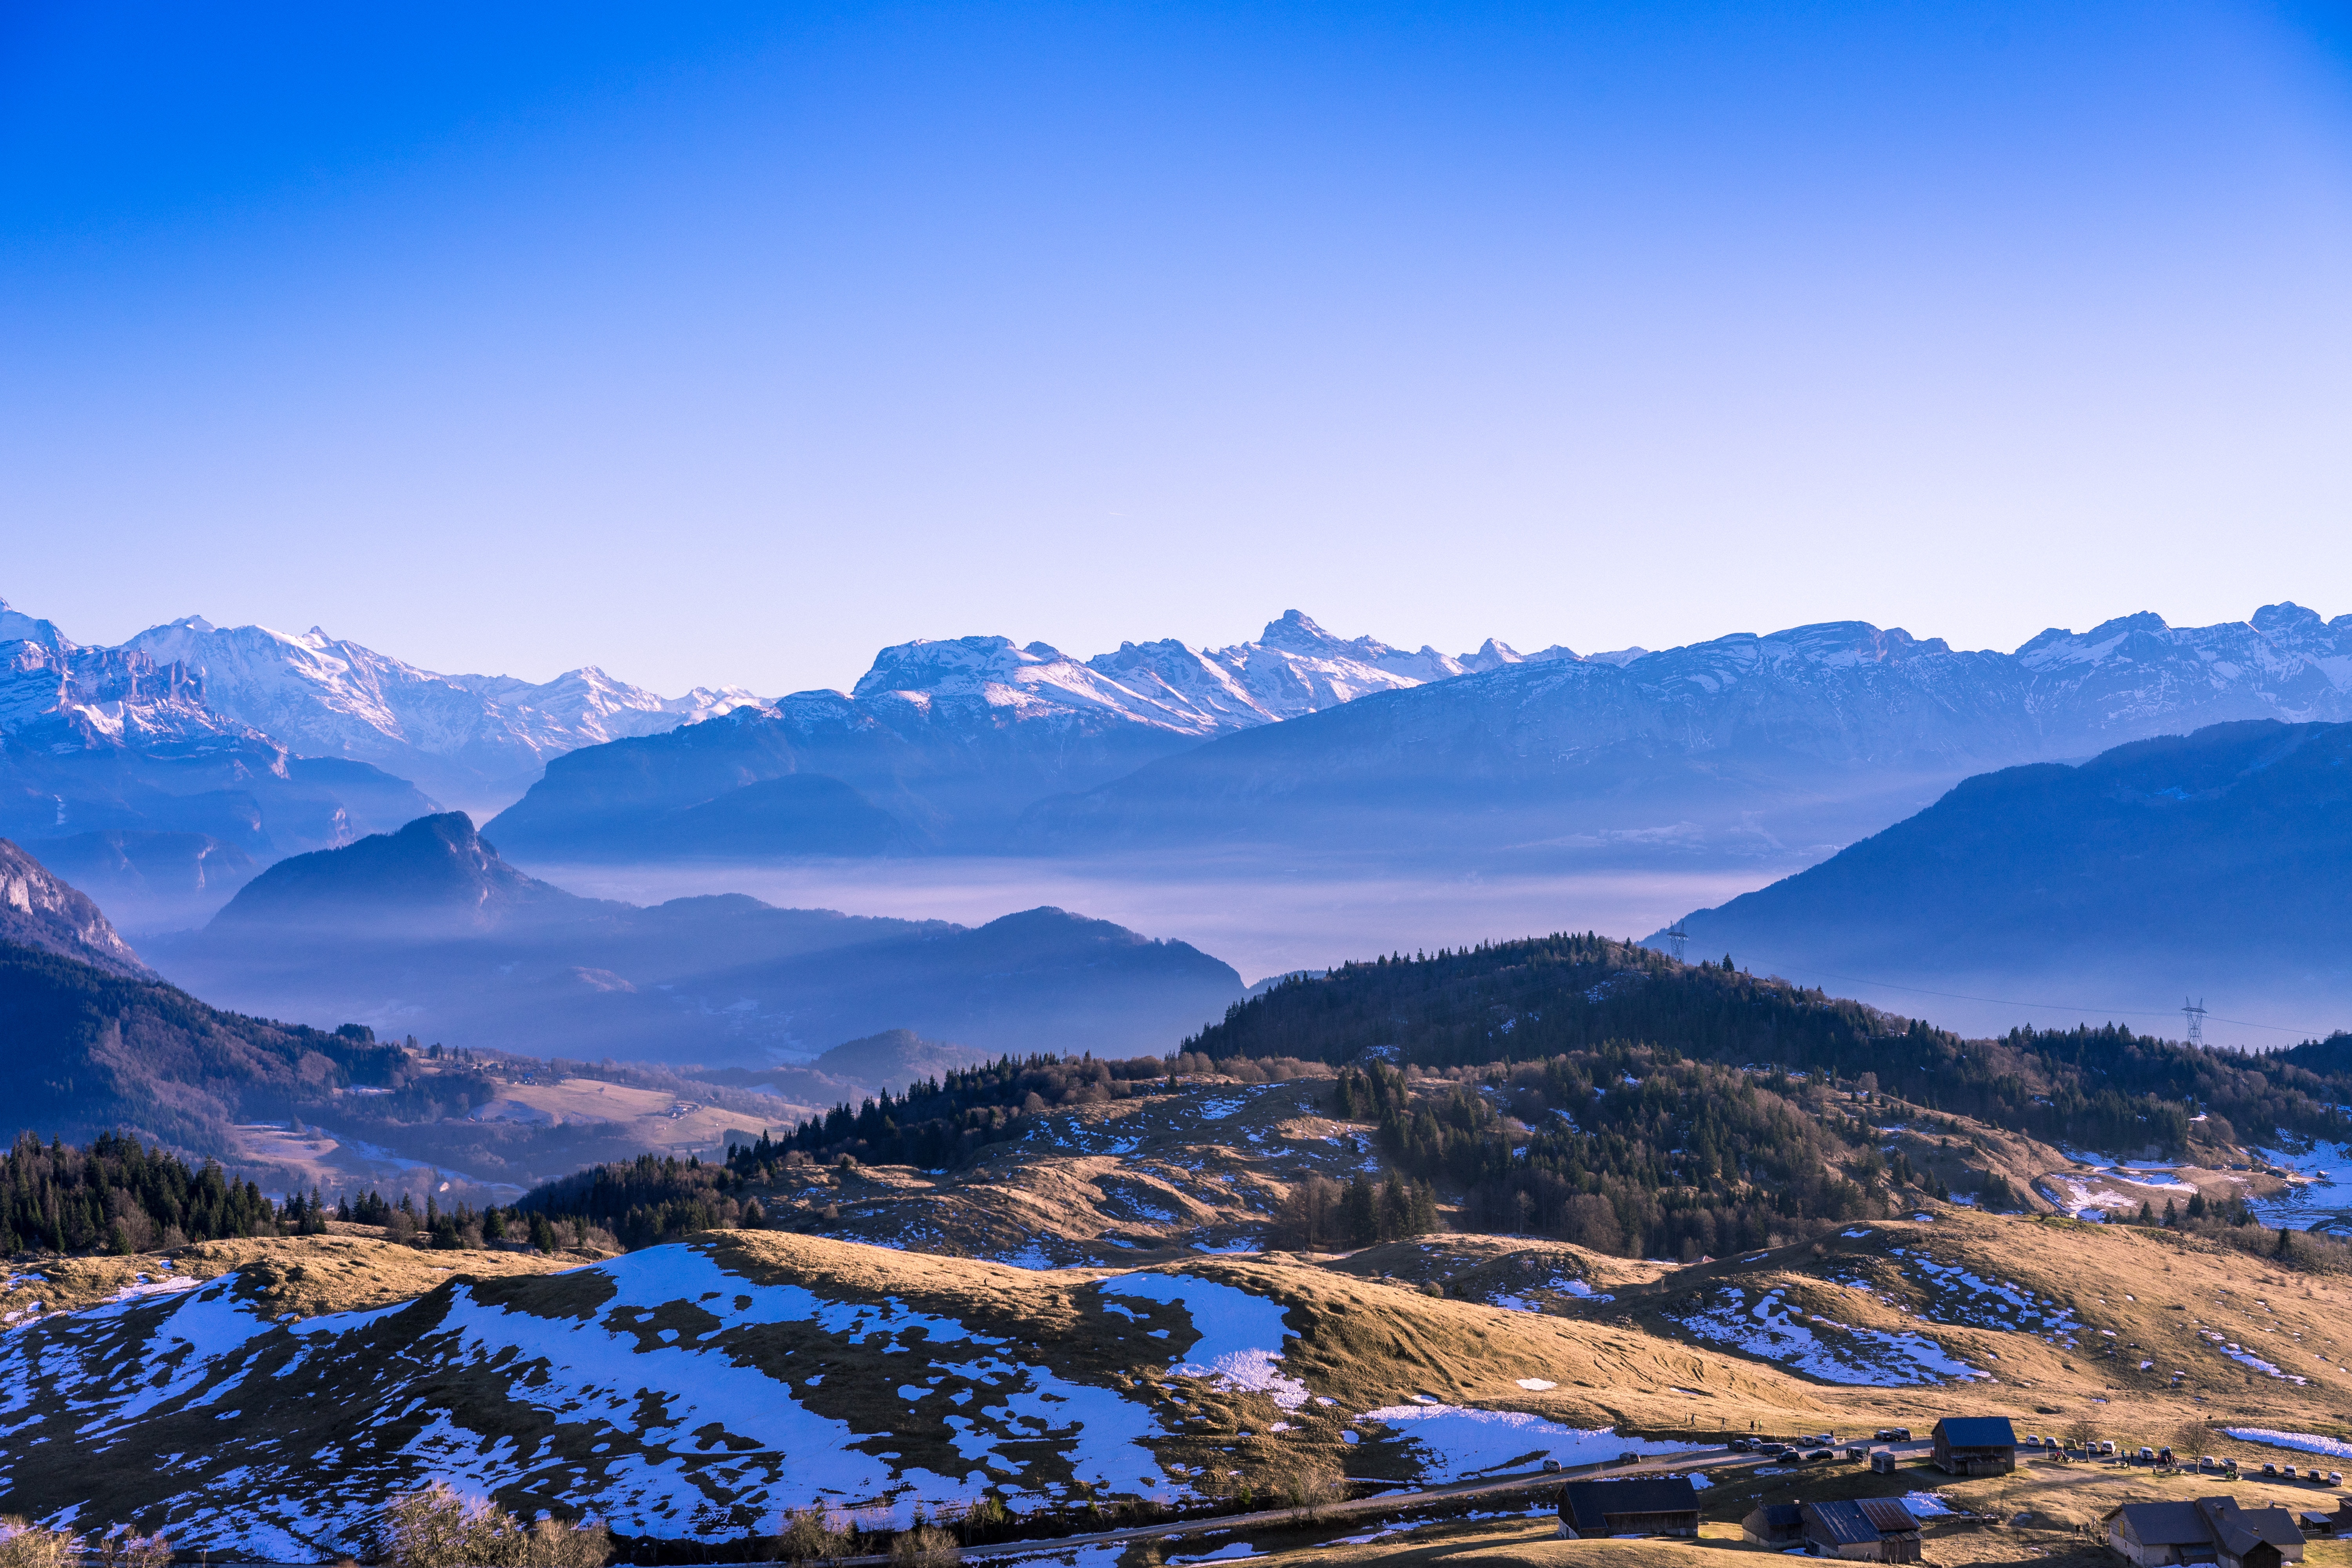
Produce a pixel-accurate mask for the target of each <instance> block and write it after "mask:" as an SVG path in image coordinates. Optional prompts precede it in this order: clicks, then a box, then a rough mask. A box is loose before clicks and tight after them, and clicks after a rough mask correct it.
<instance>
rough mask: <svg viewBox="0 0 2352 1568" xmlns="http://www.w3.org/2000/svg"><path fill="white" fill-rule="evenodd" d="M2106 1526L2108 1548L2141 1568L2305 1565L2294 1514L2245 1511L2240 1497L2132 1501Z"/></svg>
mask: <svg viewBox="0 0 2352 1568" xmlns="http://www.w3.org/2000/svg"><path fill="white" fill-rule="evenodd" d="M2102 1522H2103V1523H2105V1525H2106V1527H2107V1544H2108V1545H2110V1546H2112V1547H2114V1548H2115V1549H2116V1551H2117V1552H2121V1553H2123V1555H2124V1556H2126V1557H2128V1558H2129V1559H2131V1561H2132V1562H2134V1563H2137V1564H2139V1568H2163V1565H2164V1564H2167V1563H2215V1564H2218V1565H2219V1568H2279V1565H2280V1564H2281V1563H2300V1562H2302V1561H2303V1531H2300V1530H2298V1529H2296V1528H2295V1522H2294V1515H2293V1514H2291V1513H2289V1512H2288V1511H2287V1510H2285V1509H2283V1508H2241V1507H2240V1506H2239V1505H2238V1500H2237V1499H2235V1498H2230V1497H2206V1498H2199V1499H2198V1500H2196V1501H2194V1502H2127V1503H2125V1504H2124V1505H2123V1506H2122V1507H2120V1508H2117V1509H2115V1510H2111V1511H2110V1512H2109V1513H2108V1514H2107V1515H2106V1516H2105V1519H2104V1520H2103V1521H2102Z"/></svg>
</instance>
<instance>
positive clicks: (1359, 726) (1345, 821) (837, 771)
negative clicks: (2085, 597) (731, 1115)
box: [489, 604, 2352, 865]
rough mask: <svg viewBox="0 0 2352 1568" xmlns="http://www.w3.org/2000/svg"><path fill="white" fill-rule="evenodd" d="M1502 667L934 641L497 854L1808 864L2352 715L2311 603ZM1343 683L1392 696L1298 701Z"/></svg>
mask: <svg viewBox="0 0 2352 1568" xmlns="http://www.w3.org/2000/svg"><path fill="white" fill-rule="evenodd" d="M1318 639H1320V640H1318ZM1318 650H1319V651H1318ZM1482 653H1484V654H1487V655H1491V657H1490V658H1482V657H1478V656H1474V657H1473V658H1469V659H1456V660H1449V661H1443V662H1442V663H1441V662H1433V656H1431V655H1430V654H1429V653H1428V650H1425V649H1424V650H1423V653H1422V654H1418V655H1411V656H1405V655H1399V654H1397V653H1395V651H1394V650H1382V649H1380V648H1378V647H1377V646H1369V647H1368V646H1367V645H1364V644H1360V643H1359V644H1340V643H1339V641H1338V639H1336V638H1330V637H1328V635H1326V634H1323V633H1321V632H1320V630H1319V628H1316V627H1315V626H1314V624H1313V623H1312V622H1311V621H1309V620H1307V618H1306V617H1305V616H1298V615H1297V614H1296V613H1295V612H1294V613H1293V614H1292V615H1290V616H1285V617H1284V618H1283V619H1282V620H1281V621H1277V622H1276V623H1275V624H1274V625H1272V626H1268V627H1267V629H1266V634H1265V637H1264V638H1263V639H1262V641H1261V643H1260V644H1258V645H1256V651H1255V652H1250V653H1247V654H1246V655H1245V656H1244V655H1242V654H1239V653H1238V652H1237V650H1231V649H1229V650H1225V653H1224V655H1220V656H1218V658H1208V657H1207V656H1203V655H1196V654H1192V653H1191V652H1190V651H1189V650H1185V649H1183V648H1182V647H1181V645H1171V644H1155V645H1148V646H1147V647H1127V648H1122V650H1121V652H1120V653H1119V654H1118V655H1114V656H1106V658H1100V659H1095V660H1089V661H1087V662H1085V663H1079V662H1078V661H1075V660H1071V659H1067V658H1064V657H1062V656H1061V655H1059V654H1058V653H1056V652H1055V650H1053V649H1051V648H1047V647H1043V646H1042V645H1033V646H1032V647H1029V648H1016V647H1013V646H1012V645H1011V644H1010V643H1009V642H1006V641H1005V640H1004V639H1002V638H969V639H965V640H964V641H962V642H960V643H950V644H918V645H911V646H910V647H908V648H899V649H890V650H886V652H885V654H884V655H883V657H882V658H880V659H878V660H877V663H876V667H875V669H874V670H873V671H872V672H870V673H869V674H868V676H867V677H866V679H864V680H862V681H860V682H859V683H858V686H857V689H856V690H855V691H853V692H851V693H849V694H847V695H843V694H839V693H830V692H827V693H803V694H800V695H799V696H796V697H793V698H787V699H785V700H782V702H780V703H778V704H776V705H774V706H773V707H771V708H763V709H757V710H753V709H744V710H738V711H736V712H735V713H732V714H730V715H729V716H728V717H727V719H726V720H725V721H721V722H719V723H715V724H707V725H701V726H697V727H696V728H695V729H693V730H688V731H673V732H671V733H669V734H666V735H660V736H654V737H647V738H646V739H643V740H638V741H632V742H616V743H614V744H613V745H608V746H603V747H595V748H590V749H585V750H583V751H579V752H572V753H569V754H568V755H566V756H565V757H563V758H561V759H559V760H558V761H557V762H555V763H552V764H551V766H550V767H549V769H548V772H547V774H546V776H545V777H544V778H543V779H542V780H541V782H540V783H539V784H536V785H534V786H533V787H532V789H531V790H530V793H529V794H528V795H525V796H524V798H523V799H522V800H521V801H520V802H519V803H517V804H516V805H513V806H511V807H509V809H508V810H507V811H506V812H505V813H503V814H501V815H500V816H499V817H498V818H497V819H495V820H494V821H493V822H492V824H491V825H490V828H489V831H490V832H491V833H492V834H493V835H494V836H496V837H498V838H499V842H501V843H503V844H506V845H508V846H509V847H510V848H511V849H512V851H513V852H514V853H516V854H517V855H518V856H520V857H521V858H524V859H526V860H535V861H539V862H542V863H551V862H558V861H576V860H615V859H623V860H625V859H659V858H719V859H723V858H745V859H751V858H762V857H767V856H774V855H791V854H800V853H824V854H856V853H861V852H863V853H876V854H878V853H888V852H905V851H908V850H931V851H951V852H952V851H961V852H983V853H1003V852H1008V851H1010V852H1016V853H1027V854H1041V855H1050V856H1078V857H1092V856H1101V855H1106V854H1115V853H1118V852H1121V851H1127V850H1137V849H1141V850H1150V851H1154V852H1164V851H1166V850H1169V849H1171V848H1179V847H1234V848H1243V849H1248V850H1255V851H1273V852H1276V853H1282V852H1292V851H1302V852H1325V851H1328V852H1335V853H1342V854H1355V855H1364V854H1370V855H1371V856H1373V857H1375V858H1381V859H1383V860H1385V861H1389V862H1396V861H1401V860H1411V859H1413V858H1422V857H1442V858H1445V859H1447V860H1454V859H1458V858H1460V857H1463V856H1465V855H1468V856H1472V857H1481V856H1484V857H1494V856H1515V857H1527V856H1538V857H1540V856H1559V857H1568V858H1582V859H1585V860H1592V859H1599V860H1601V861H1613V862H1618V863H1632V864H1640V865H1656V864H1658V863H1660V862H1661V861H1662V860H1672V859H1674V858H1689V857H1692V856H1708V857H1717V858H1720V857H1725V856H1733V857H1737V856H1740V855H1751V856H1770V857H1779V858H1790V857H1795V858H1814V857H1817V856H1819V855H1821V854H1823V853H1827V852H1829V851H1830V850H1832V849H1834V848H1835V847H1837V846H1839V845H1841V844H1843V843H1846V842H1850V841H1852V840H1853V839H1854V838H1856V837H1862V836H1864V835H1865V834H1868V833H1870V832H1874V831H1875V830H1876V829H1878V828H1880V827H1883V826H1886V825H1887V824H1888V823H1890V822H1893V821H1896V820H1899V819H1900V818H1902V817H1903V816H1906V815H1908V814H1909V813H1910V812H1912V811H1915V810H1916V809H1918V808H1919V807H1920V806H1922V805H1926V804H1927V803H1928V802H1929V801H1932V800H1933V799H1935V798H1936V796H1937V795H1940V794H1941V793H1942V792H1943V791H1944V790H1946V789H1948V788H1949V787H1950V786H1951V785H1952V784H1954V783H1956V782H1958V780H1959V779H1961V778H1963V777H1966V776H1968V775H1969V774H1970V773H1977V772H1981V771H1984V770H1986V769H1988V768H1997V767H2002V766H2008V765H2011V764H2013V763H2022V762H2032V761H2043V760H2062V759H2078V758H2081V757H2084V756H2088V755H2091V754H2094V753H2095V752H2098V751H2101V750H2103V749H2105V748H2106V747H2108V746H2110V745H2113V744H2115V743H2116V742H2121V741H2128V740H2136V739H2140V738H2143V737H2145V736H2148V735H2152V734H2160V733H2167V732H2173V731H2181V730H2187V729H2191V728H2195V727H2197V726H2199V725H2201V724H2206V723H2211V722H2216V721H2227V720H2240V719H2255V718H2279V719H2285V720H2292V721H2340V720H2343V719H2347V718H2352V616H2339V617H2337V618H2336V620H2334V621H2332V622H2331V621H2325V620H2323V619H2322V618H2321V617H2320V616H2318V615H2316V614H2315V613H2314V612H2312V611H2310V610H2307V609H2304V608H2302V607H2301V606H2298V605H2292V604H2278V605H2266V606H2264V607H2263V609H2262V610H2260V611H2258V612H2257V613H2256V614H2255V615H2254V616H2253V617H2252V619H2251V620H2250V621H2247V622H2232V623H2227V624H2223V625H2221V626H2204V627H2186V628H2181V627H2172V626H2167V625H2166V624H2165V623H2164V621H2163V620H2162V619H2161V618H2160V617H2158V616H2154V615H2149V614H2142V615H2137V616H2125V617H2122V618H2120V619H2117V620H2113V621H2109V622H2106V623H2104V624H2102V625H2100V626H2095V627H2094V628H2093V629H2092V630H2091V631H2089V632H2087V633H2075V632H2071V631H2066V630H2063V629H2056V628H2053V629H2052V630H2049V631H2045V632H2043V633H2042V634H2041V635H2040V636H2038V637H2034V638H2032V640H2031V641H2029V642H2027V643H2026V644H2025V645H2024V646H2023V647H2020V648H2018V649H2017V650H2016V651H2014V652H2012V653H2006V654H2003V653H1998V652H1990V651H1975V652H1969V651H1960V650H1955V649H1954V648H1952V647H1949V646H1948V644H1946V643H1945V642H1944V641H1942V640H1941V639H1939V638H1927V639H1922V638H1916V637H1912V636H1911V635H1909V634H1908V633H1906V632H1905V631H1903V630H1901V629H1900V628H1894V629H1881V628H1879V627H1877V626H1871V625H1869V624H1867V623H1864V622H1838V623H1831V624H1824V625H1819V626H1800V627H1795V628H1792V629H1790V630H1788V631H1784V632H1778V633H1774V634H1771V635H1770V636H1765V637H1758V636H1754V635H1748V634H1742V635H1738V636H1734V637H1720V638H1717V639H1715V640H1714V641H1711V642H1706V643H1700V644H1695V645H1692V646H1690V647H1680V648H1673V649H1668V650H1665V651H1663V652H1656V653H1650V652H1644V651H1643V650H1640V649H1628V650H1625V651H1623V652H1622V653H1614V654H1605V655H1595V656H1590V657H1579V656H1578V655H1576V654H1574V653H1572V652H1570V650H1568V649H1566V648H1551V649H1547V650H1545V652H1544V654H1542V655H1541V656H1538V657H1537V658H1525V659H1522V658H1517V656H1516V655H1512V654H1510V653H1509V651H1508V650H1507V649H1500V648H1496V647H1493V646H1492V645H1490V647H1489V649H1488V650H1482ZM1227 656H1233V657H1227ZM1327 656H1328V661H1329V662H1331V663H1333V664H1335V665H1336V664H1339V663H1340V662H1341V661H1342V660H1344V661H1345V664H1346V667H1347V668H1349V669H1351V670H1353V671H1357V672H1362V671H1372V672H1375V673H1377V674H1380V675H1381V676H1384V677H1385V678H1386V679H1387V682H1388V683H1387V684H1385V685H1382V684H1379V683H1375V682H1372V681H1370V679H1365V680H1360V681H1358V682H1356V683H1355V684H1346V683H1340V682H1338V681H1336V680H1335V681H1332V682H1330V683H1328V684H1327V685H1324V686H1320V687H1318V686H1315V685H1313V684H1312V683H1311V682H1309V681H1307V680H1305V679H1303V678H1302V679H1299V681H1298V683H1297V684H1296V685H1292V684H1287V683H1288V682H1289V681H1290V680H1291V679H1292V678H1293V676H1294V675H1296V673H1297V668H1299V662H1298V661H1302V660H1304V661H1307V662H1308V663H1312V662H1313V660H1315V659H1318V658H1326V657H1327ZM1286 661H1288V662H1286ZM1276 672H1285V673H1282V674H1281V677H1280V679H1276ZM1112 674H1116V675H1117V676H1118V679H1116V680H1113V679H1111V675H1112ZM1212 677H1214V679H1212ZM1244 677H1248V679H1243V678H1244ZM1407 679H1411V680H1412V682H1413V683H1412V684H1407V683H1405V682H1406V680H1407ZM1285 693H1287V694H1288V696H1289V698H1291V699H1292V700H1294V705H1293V706H1288V707H1286V706H1283V705H1282V704H1281V703H1280V702H1278V701H1276V698H1279V697H1282V696H1283V695H1284V694H1285ZM1237 696H1250V697H1252V698H1253V701H1254V704H1255V705H1254V706H1249V707H1244V706H1241V705H1239V704H1238V702H1237V701H1236V698H1237ZM1327 699H1331V700H1327ZM1261 715H1265V717H1261ZM784 778H798V779H800V780H802V781H803V782H802V783H800V784H796V785H793V786H790V787H789V788H784V787H780V786H778V785H776V784H774V782H773V781H776V780H779V779H784ZM819 779H823V780H829V781H831V782H830V783H829V784H818V783H816V782H815V781H816V780H819Z"/></svg>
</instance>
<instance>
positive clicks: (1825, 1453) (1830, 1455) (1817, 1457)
mask: <svg viewBox="0 0 2352 1568" xmlns="http://www.w3.org/2000/svg"><path fill="white" fill-rule="evenodd" d="M1805 1458H1806V1460H1807V1462H1808V1463H1812V1464H1820V1463H1822V1462H1824V1461H1826V1460H1830V1459H1834V1458H1837V1450H1836V1449H1834V1448H1815V1449H1814V1450H1813V1451H1812V1452H1811V1453H1810V1454H1807V1455H1806V1456H1805Z"/></svg>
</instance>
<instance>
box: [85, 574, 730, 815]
mask: <svg viewBox="0 0 2352 1568" xmlns="http://www.w3.org/2000/svg"><path fill="white" fill-rule="evenodd" d="M122 646H123V648H124V649H126V650H128V651H131V652H136V653H142V654H145V655H147V656H148V657H149V658H152V659H154V660H155V661H156V663H157V664H158V665H159V666H162V665H167V664H176V665H178V666H180V667H181V668H184V669H186V670H188V671H190V672H191V673H193V674H194V675H195V676H197V677H199V678H200V679H202V680H203V682H204V700H205V702H206V703H207V704H208V705H209V706H210V707H211V708H212V709H213V710H215V712H218V713H221V714H223V715H225V716H226V717H228V718H230V719H232V720H234V721H236V722H238V723H241V724H244V725H247V726H248V727H250V728H252V729H255V730H259V731H263V732H264V733H266V734H268V735H269V736H271V737H272V738H274V739H275V740H277V741H278V742H281V743H282V744H283V745H285V746H286V747H287V748H288V749H289V751H292V752H296V753H298V754H299V755H302V756H306V757H341V758H345V759H348V760H350V761H352V762H360V763H370V764H372V765H373V766H375V767H379V768H382V769H383V770H384V771H386V772H387V773H397V774H399V775H400V776H401V777H403V778H405V779H408V780H410V781H412V782H413V783H415V784H416V785H417V786H418V787H419V788H421V789H423V790H425V792H426V793H428V794H429V795H433V796H435V797H436V799H439V800H444V801H447V802H449V803H451V804H453V805H460V806H473V807H477V808H478V807H480V806H482V805H485V804H489V803H496V804H504V803H505V802H506V801H508V800H511V799H513V798H514V796H515V795H519V794H520V793H521V791H522V790H523V789H525V788H527V787H528V786H529V785H530V782H531V781H532V780H533V779H535V778H537V777H538V776H539V771H540V769H541V767H543V766H544V765H545V764H546V762H547V759H548V758H550V757H552V756H560V755H562V753H563V752H570V751H575V750H577V749H578V748H580V747H582V746H593V745H599V744H602V743H603V742H607V741H613V740H617V739H620V738H621V737H623V736H628V735H644V734H650V733H653V732H655V731H662V730H669V729H674V728H676V727H677V725H679V724H690V723H692V722H694V721H697V720H698V719H705V718H709V717H710V716H711V715H713V714H717V713H724V712H727V711H729V710H731V709H734V708H739V707H741V706H744V705H745V704H747V703H751V702H755V701H757V699H755V698H754V697H753V696H752V695H751V693H750V692H749V691H746V690H744V689H742V688H740V687H735V686H730V687H722V688H719V689H715V690H714V689H707V688H703V687H697V688H695V689H693V690H691V691H689V692H688V693H687V694H686V695H685V696H683V697H670V698H665V697H660V696H656V694H655V693H653V692H650V691H647V690H645V689H642V688H640V687H635V686H631V685H629V684H628V683H626V682H625V681H619V680H615V679H613V678H612V677H611V676H609V675H606V674H605V673H604V671H603V670H601V669H598V668H595V667H594V666H593V665H590V666H586V667H583V668H579V669H572V670H566V671H565V672H564V673H562V675H559V676H557V677H556V678H555V679H552V680H549V681H544V682H538V683H534V682H531V681H527V680H520V679H516V678H515V677H513V676H509V675H439V674H436V673H435V672H433V671H432V670H428V669H419V668H417V667H416V666H415V665H412V664H408V663H405V662H404V661H402V660H400V659H397V658H392V657H391V656H390V655H387V654H381V653H378V652H376V651H375V650H374V649H373V648H368V647H362V646H361V645H359V644H358V643H355V642H352V641H349V640H347V639H344V638H341V637H329V636H328V635H327V634H326V633H325V632H323V631H321V630H320V628H319V627H317V626H312V627H311V628H310V630H309V631H307V632H303V633H301V634H299V635H295V634H290V633H287V632H279V631H272V630H271V629H270V628H268V626H214V625H213V624H212V623H211V622H209V621H207V620H205V618H204V617H203V616H184V617H182V618H181V619H179V620H176V621H172V622H168V623H166V624H165V625H163V626H153V627H151V628H149V629H148V630H146V631H143V632H141V633H140V634H139V635H138V636H137V637H132V638H131V640H130V641H129V642H127V643H124V644H123V645H122Z"/></svg>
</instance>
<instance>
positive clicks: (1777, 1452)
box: [1756, 1443, 1789, 1459]
mask: <svg viewBox="0 0 2352 1568" xmlns="http://www.w3.org/2000/svg"><path fill="white" fill-rule="evenodd" d="M1756 1451H1757V1452H1758V1453H1759V1454H1761V1455H1763V1456H1764V1457H1765V1458H1768V1459H1777V1458H1780V1456H1781V1455H1783V1454H1785V1453H1787V1452H1788V1451H1789V1445H1788V1444H1786V1443H1765V1444H1761V1445H1759V1447H1757V1449H1756Z"/></svg>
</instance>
